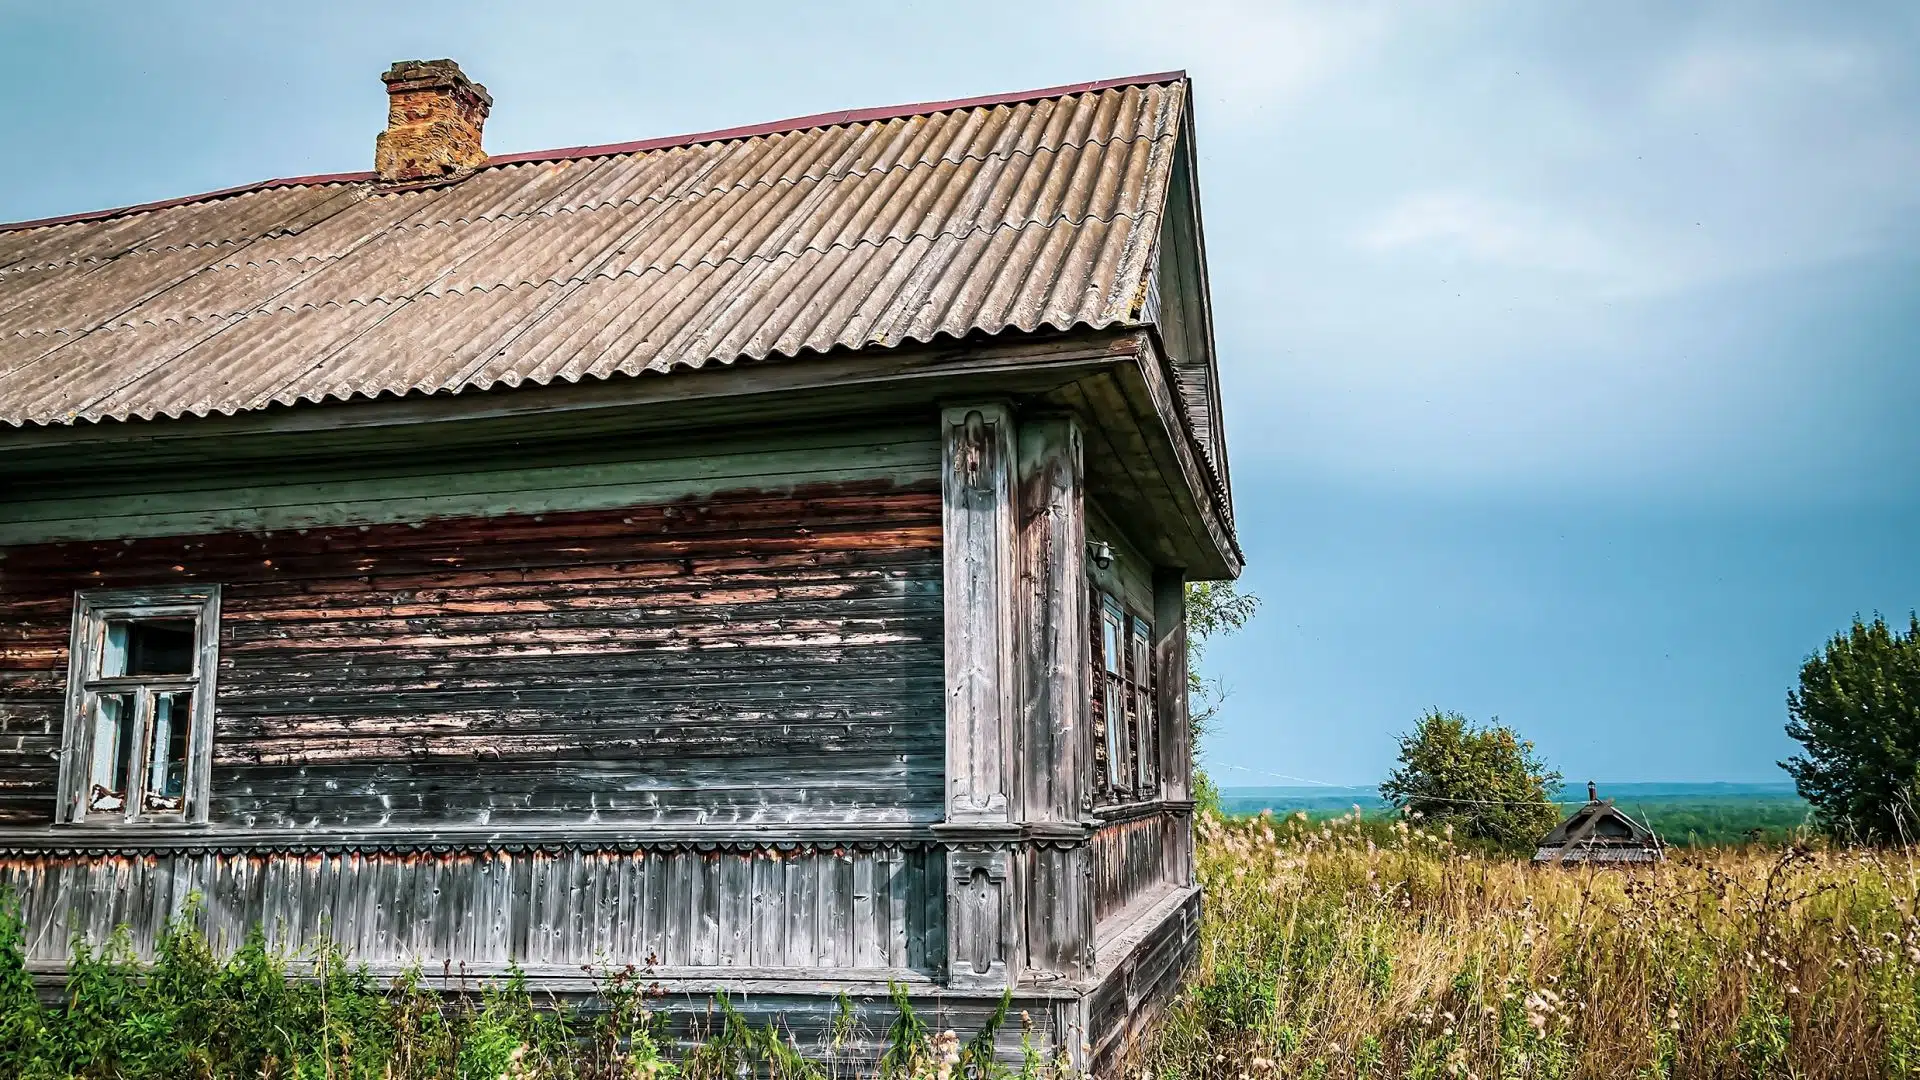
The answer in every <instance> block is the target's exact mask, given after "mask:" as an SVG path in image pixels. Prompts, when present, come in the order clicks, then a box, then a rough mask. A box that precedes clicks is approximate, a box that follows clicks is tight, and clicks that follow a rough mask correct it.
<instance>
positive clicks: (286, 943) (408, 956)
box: [0, 848, 942, 977]
mask: <svg viewBox="0 0 1920 1080" xmlns="http://www.w3.org/2000/svg"><path fill="white" fill-rule="evenodd" d="M941 861H942V860H940V859H939V858H938V856H937V854H936V852H935V851H934V850H933V849H929V848H905V849H902V848H878V849H873V850H843V851H840V852H836V851H835V850H834V849H832V848H812V849H801V850H797V851H791V852H779V853H775V852H772V851H758V852H727V853H702V852H699V851H691V850H682V851H668V852H630V853H619V852H604V853H585V852H577V851H574V852H563V853H559V854H547V853H526V854H518V855H515V854H509V853H505V852H485V851H481V852H447V853H443V854H435V855H430V856H425V857H422V856H417V855H410V854H391V855H383V854H357V853H341V854H326V855H273V854H261V855H213V856H205V857H203V856H200V855H197V854H178V855H161V856H146V857H143V856H122V855H106V856H101V855H68V856H38V857H33V858H20V857H6V858H0V888H11V889H13V890H14V891H15V893H16V894H17V895H18V896H19V898H20V902H21V905H22V909H23V915H24V916H25V918H26V920H27V925H28V926H30V927H32V928H34V933H33V937H32V941H31V942H30V943H29V946H28V958H29V959H31V960H33V961H35V962H36V963H43V962H44V963H57V962H60V961H63V960H64V959H65V957H66V955H67V950H68V944H69V939H70V936H71V935H72V934H74V933H79V934H81V935H82V936H83V937H84V938H86V939H87V940H90V941H92V942H95V943H96V944H97V943H100V942H103V941H105V940H106V938H107V937H108V936H109V935H111V934H112V933H113V931H114V929H115V928H116V927H118V926H122V925H125V926H127V927H128V928H129V929H131V930H132V931H133V938H132V940H133V943H134V945H135V948H136V951H138V952H139V953H140V954H141V955H143V956H145V955H149V953H150V950H151V948H152V945H153V941H154V938H155V935H156V932H157V931H158V930H159V928H160V927H162V926H163V925H164V924H165V922H166V920H167V919H170V918H174V917H177V916H179V915H180V914H181V913H182V912H183V911H184V910H185V908H186V904H187V900H188V897H189V895H190V894H192V893H195V892H198V893H200V894H201V895H202V897H203V905H202V909H201V911H202V918H203V919H204V920H205V924H206V927H207V929H208V931H209V933H210V934H211V935H212V936H214V937H215V938H217V939H221V940H224V942H225V943H226V946H227V947H228V948H232V947H235V946H237V945H238V944H239V943H240V942H241V941H242V940H243V939H244V938H245V935H246V932H247V929H248V928H249V927H251V926H253V925H259V926H261V927H262V928H263V929H265V930H266V931H267V933H268V937H269V940H270V941H271V942H272V943H274V944H276V945H277V946H281V947H284V948H286V949H288V950H289V951H299V950H303V949H307V948H310V947H312V946H313V945H314V944H315V943H317V942H318V941H320V940H322V938H326V939H330V940H333V941H335V942H337V943H338V944H339V945H340V946H341V947H342V948H344V949H346V950H347V951H348V952H349V953H350V954H351V955H353V956H354V957H355V958H357V959H363V960H366V961H368V962H370V963H383V962H389V961H391V962H395V963H399V962H404V961H409V960H418V961H420V962H421V963H422V964H423V965H425V966H427V967H430V968H438V967H440V966H441V965H442V964H444V963H452V964H454V965H456V966H457V965H459V964H461V963H467V964H504V963H507V962H509V961H517V962H521V963H527V964H546V965H554V966H561V967H564V966H568V965H581V964H596V965H597V964H600V963H604V962H613V963H635V964H640V963H643V962H645V961H646V960H647V958H648V956H649V955H651V956H652V957H653V958H654V960H655V963H656V966H657V967H659V968H660V969H662V970H663V971H664V970H669V969H696V968H706V967H714V966H722V965H725V966H741V967H749V966H750V967H760V968H765V969H768V970H777V971H781V972H785V973H787V974H785V975H783V976H782V977H791V975H792V973H793V972H799V971H808V970H822V971H826V970H840V969H855V968H858V969H861V970H870V971H874V970H885V969H895V970H899V971H902V972H906V971H911V970H913V967H912V965H911V964H909V963H906V962H895V961H892V960H890V959H887V958H888V957H889V954H890V943H891V942H892V941H894V940H896V939H897V938H899V937H900V936H902V935H904V934H905V933H907V932H909V929H910V928H909V927H907V926H905V925H903V924H904V922H905V918H904V916H905V912H906V910H907V909H906V903H905V901H906V900H907V899H908V898H907V897H906V896H904V895H903V896H900V897H898V898H897V899H898V900H899V901H900V902H898V903H896V897H895V896H893V895H891V894H889V895H887V896H885V897H881V898H878V899H879V901H880V902H879V904H878V905H877V909H878V910H879V911H880V912H881V913H882V914H884V915H885V918H883V919H877V920H871V919H870V920H868V921H866V922H864V923H863V922H857V921H854V920H852V919H850V918H848V917H846V916H847V914H848V913H849V912H850V910H851V909H850V907H849V906H848V900H849V899H850V898H849V897H848V895H847V887H848V885H849V883H850V882H852V881H854V880H855V879H856V878H857V877H859V876H861V875H865V876H866V877H867V879H868V880H872V881H877V882H878V883H879V886H878V887H880V888H886V889H889V890H893V889H901V890H902V891H904V890H905V889H906V888H907V887H908V886H909V876H908V875H910V874H920V875H926V874H929V873H931V874H934V875H938V874H939V872H940V871H939V870H938V868H937V864H938V863H939V862H941ZM891 862H898V863H900V864H901V865H902V866H903V868H904V869H905V870H906V871H907V872H906V873H903V874H899V875H890V874H888V873H886V872H885V870H884V869H883V868H884V867H885V866H886V865H888V864H889V863H891ZM863 867H864V870H863V869H862V868H863ZM516 871H523V873H520V874H517V873H516ZM749 878H751V880H753V881H754V883H755V884H754V886H753V887H751V888H736V887H734V886H737V885H739V884H741V883H743V882H745V881H747V880H748V879H749ZM516 879H517V881H518V883H517V884H509V883H512V882H515V881H516ZM936 880H937V877H936ZM489 882H491V883H493V884H491V885H490V884H488V883H489ZM722 882H726V883H728V885H726V886H722V885H721V884H720V883H722ZM743 896H752V897H753V898H754V900H755V902H754V903H753V904H752V905H751V906H747V905H741V904H739V903H738V901H737V898H738V897H743ZM622 898H625V899H624V900H623V899H622ZM730 898H733V899H730ZM516 906H524V907H525V908H526V910H527V912H528V916H529V918H528V924H527V925H528V931H529V933H528V936H527V937H526V938H525V939H524V944H519V945H516V944H515V940H516V938H515V936H514V935H513V934H510V933H494V932H489V931H485V930H483V929H482V928H484V927H492V926H501V925H505V922H504V920H506V919H508V917H509V913H510V911H511V909H513V908H514V907H516ZM636 908H637V909H638V910H635V909H636ZM615 916H618V917H615ZM708 918H711V919H712V923H713V925H712V926H711V927H708V926H706V925H704V923H705V921H706V920H707V919H708ZM742 920H745V921H744V924H743V922H742ZM649 927H653V928H660V932H658V933H657V934H649V933H648V930H647V928H649ZM623 932H630V933H633V934H634V937H635V938H636V939H638V940H636V941H635V942H634V943H632V944H622V941H623V938H622V934H623ZM743 938H751V939H753V940H754V941H755V944H756V949H755V952H754V955H753V956H752V957H751V958H750V959H749V958H748V957H746V956H742V955H740V954H739V953H738V952H737V950H728V951H726V952H725V954H724V958H723V954H722V949H721V943H722V942H728V941H738V940H741V939H743ZM922 974H923V975H925V974H938V973H936V972H928V971H925V970H922Z"/></svg>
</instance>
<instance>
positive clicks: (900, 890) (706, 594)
mask: <svg viewBox="0 0 1920 1080" xmlns="http://www.w3.org/2000/svg"><path fill="white" fill-rule="evenodd" d="M384 80H385V82H386V88H387V92H388V95H389V117H390V122H389V127H388V129H387V130H386V131H385V132H383V133H382V134H381V135H380V136H379V139H378V141H377V143H376V150H375V155H374V163H375V165H376V168H375V170H374V171H372V172H364V173H352V174H340V175H333V176H320V177H304V178H300V179H293V180H272V181H266V182H263V183H259V184H253V185H250V186H247V187H243V188H235V189H231V190H227V191H220V192H213V193H210V194H207V195H199V196H192V197H188V198H183V199H175V200H171V201H168V202H164V203H155V204H149V205H146V206H136V207H128V208H125V209H120V210H110V211H101V212H96V213H87V214H79V215H75V216H72V217H67V218H61V219H54V220H46V221H37V222H23V223H18V224H12V225H0V891H5V890H11V891H12V892H13V893H14V894H15V895H16V896H17V897H18V898H19V903H20V905H21V906H22V908H23V909H24V916H25V918H26V922H27V925H28V927H29V928H30V932H29V940H28V942H27V944H26V953H27V960H28V962H29V964H30V965H31V967H32V969H33V971H34V972H35V973H36V974H37V975H38V976H40V977H41V978H42V979H44V980H48V981H55V980H58V979H60V978H61V977H63V976H64V975H65V973H66V971H67V964H68V961H69V958H70V955H71V949H72V944H73V942H74V941H75V940H91V941H96V942H97V941H100V940H102V939H104V938H106V937H107V936H108V935H110V934H111V933H113V931H114V928H115V927H117V926H124V927H126V928H127V930H128V932H129V934H130V935H131V942H132V946H133V948H134V949H135V951H136V952H137V953H138V954H140V955H150V954H151V952H152V950H153V945H154V940H155V937H156V935H157V934H158V933H159V932H160V930H161V928H162V927H163V926H165V925H166V922H167V920H168V919H170V918H173V917H175V916H177V915H179V914H180V913H181V912H182V911H184V910H186V909H187V905H188V903H189V897H196V896H197V897H198V898H199V900H198V904H199V906H198V909H197V910H198V911H199V913H200V918H201V920H202V922H203V923H204V924H205V925H206V927H207V928H208V932H209V933H210V934H211V935H212V936H213V937H214V938H215V939H216V941H220V940H224V941H225V942H226V943H227V944H229V945H231V944H232V943H233V942H235V941H238V940H239V939H240V937H241V935H243V934H245V933H246V932H247V929H248V928H249V927H252V926H258V927H261V928H262V929H263V930H264V932H265V933H266V935H267V938H268V941H269V942H270V943H272V944H273V945H275V946H278V947H282V948H286V949H289V950H300V949H305V948H308V947H310V946H313V945H314V944H315V943H317V942H319V941H321V940H323V939H324V940H331V941H334V942H337V943H339V944H340V945H341V946H343V947H344V948H346V949H347V950H349V951H350V952H351V954H352V955H353V957H354V958H355V959H356V960H360V961H364V962H366V963H367V964H368V965H369V967H370V969H371V970H372V971H374V972H375V973H376V974H378V975H382V976H387V975H392V974H395V973H398V972H400V971H404V970H407V969H408V968H411V967H418V968H420V969H422V970H424V971H426V972H428V973H430V974H431V973H437V974H440V975H443V976H444V975H446V974H447V973H450V972H455V971H458V972H460V973H462V974H463V975H464V976H467V977H472V976H491V975H498V974H502V973H505V972H507V971H510V970H514V969H518V970H520V971H522V972H524V973H525V975H526V977H527V978H528V980H529V982H530V983H531V984H532V985H533V986H534V988H535V989H536V990H539V991H543V992H544V991H549V990H550V991H553V992H555V993H575V992H580V991H583V990H584V988H585V986H586V984H585V982H584V981H583V980H582V978H581V969H582V968H583V967H592V966H594V965H598V964H601V963H608V964H613V965H616V966H617V965H621V964H626V963H635V964H639V963H647V964H649V965H650V966H651V968H652V973H651V977H653V978H656V979H657V982H658V985H659V987H660V989H661V991H662V993H663V995H664V996H663V997H662V998H660V1000H659V1002H658V1007H659V1009H660V1010H661V1012H662V1013H663V1015H664V1016H665V1017H666V1018H667V1019H668V1020H670V1021H672V1022H674V1023H677V1024H681V1025H682V1027H681V1028H679V1029H676V1030H684V1025H685V1023H687V1022H688V1021H689V1018H692V1017H698V1016H704V1015H706V1013H707V1010H708V1009H709V1008H710V1005H711V1001H712V999H713V997H714V996H715V995H718V994H726V995H729V996H730V997H731V998H732V999H733V1001H734V1002H735V1003H736V1004H737V1005H738V1006H739V1007H740V1009H741V1010H742V1011H744V1012H746V1013H748V1014H749V1015H750V1016H751V1017H754V1018H755V1019H756V1020H758V1019H763V1018H764V1019H774V1018H779V1019H782V1021H783V1022H785V1023H787V1024H788V1025H789V1030H791V1031H792V1032H793V1033H794V1035H795V1036H796V1037H797V1038H798V1039H800V1040H802V1044H803V1046H804V1045H809V1044H811V1043H812V1041H813V1040H814V1039H815V1038H816V1037H818V1036H819V1033H820V1032H822V1031H824V1030H826V1029H825V1027H824V1025H825V1020H824V1019H823V1018H825V1017H827V1016H829V1015H830V1008H829V1006H830V1005H831V1003H832V1002H833V1001H834V999H835V997H836V996H837V995H840V994H846V995H849V996H850V997H851V998H853V999H854V1001H855V1003H856V1008H857V1009H859V1010H861V1012H862V1017H861V1023H862V1024H863V1026H867V1027H868V1028H870V1029H882V1030H883V1029H884V1025H885V1024H886V1023H887V1022H888V1021H889V1020H890V1019H891V1016H892V1012H891V1008H892V1007H891V1005H889V1004H888V1002H887V995H888V991H889V987H890V986H903V987H905V988H906V992H907V993H908V994H910V995H911V996H912V999H913V1001H914V1002H915V1004H916V1005H920V1006H924V1007H926V1008H928V1009H937V1010H938V1016H939V1017H940V1022H941V1023H943V1024H945V1025H947V1026H951V1027H954V1028H956V1029H958V1030H961V1031H963V1032H964V1031H967V1030H972V1029H977V1028H979V1027H980V1025H981V1023H982V1022H983V1021H984V1019H985V1018H986V1017H988V1016H990V1015H991V1014H993V1013H994V1012H995V1010H996V1009H997V1008H999V1007H1001V1002H1002V1000H1003V995H1010V996H1011V1008H1012V1009H1013V1011H1014V1013H1015V1015H1021V1016H1023V1017H1025V1018H1026V1019H1027V1031H1026V1032H1024V1033H1023V1032H1022V1031H1018V1030H1014V1029H1013V1027H1012V1026H1009V1027H1007V1028H1005V1029H1003V1030H1002V1040H1001V1049H1002V1051H1003V1053H1005V1054H1006V1055H1007V1056H1009V1057H1017V1055H1018V1054H1019V1052H1020V1040H1021V1038H1022V1035H1023V1034H1028V1035H1030V1036H1031V1038H1032V1039H1033V1042H1034V1043H1035V1045H1037V1046H1038V1047H1040V1048H1041V1049H1042V1050H1043V1052H1046V1053H1049V1054H1050V1053H1052V1052H1053V1051H1054V1050H1056V1049H1057V1050H1059V1051H1061V1052H1063V1053H1065V1054H1067V1055H1068V1056H1069V1057H1071V1058H1072V1059H1073V1061H1074V1063H1075V1064H1076V1065H1077V1066H1081V1067H1084V1068H1086V1069H1088V1070H1089V1071H1093V1072H1100V1073H1104V1072H1110V1071H1112V1070H1113V1068H1114V1063H1115V1062H1117V1061H1118V1060H1120V1058H1121V1057H1122V1056H1123V1055H1124V1052H1125V1050H1126V1047H1127V1044H1128V1042H1129V1041H1130V1040H1131V1039H1133V1038H1134V1037H1135V1036H1136V1035H1137V1033H1138V1032H1139V1031H1140V1030H1141V1026H1142V1024H1143V1023H1144V1022H1145V1021H1146V1019H1147V1018H1149V1017H1150V1016H1151V1015H1152V1014H1153V1012H1154V1010H1156V1009H1158V1008H1159V1007H1161V1005H1162V1004H1163V1003H1164V1002H1166V1001H1167V1000H1169V999H1170V997H1171V996H1172V994H1173V992H1174V989H1175V988H1176V987H1177V985H1178V981H1179V978H1180V976H1181V973H1182V972H1183V971H1184V970H1185V969H1186V967H1187V965H1188V964H1189V963H1190V962H1191V960H1192V958H1193V956H1194V955H1195V950H1196V947H1197V931H1196V927H1197V923H1198V915H1199V909H1200V890H1199V888H1198V887H1197V886H1196V884H1195V881H1194V869H1193V848H1192V822H1193V811H1194V802H1193V791H1192V787H1191V777H1192V768H1191V765H1192V757H1191V748H1190V746H1189V744H1188V738H1189V732H1190V731H1191V727H1190V725H1189V722H1188V718H1187V713H1186V693H1185V687H1186V685H1187V671H1186V638H1185V633H1186V629H1185V623H1184V614H1183V607H1182V600H1183V596H1184V589H1185V586H1186V584H1187V582H1190V581H1196V580H1219V579H1227V578H1232V577H1234V576H1235V575H1236V574H1238V573H1239V571H1240V566H1241V553H1240V549H1239V545H1238V542H1237V541H1236V539H1235V537H1234V531H1233V510H1232V501H1231V497H1230V494H1229V487H1228V474H1227V457H1226V443H1225V436H1224V435H1223V433H1222V431H1221V426H1220V401H1221V394H1220V389H1219V387H1218V385H1217V373H1218V367H1217V365H1216V364H1215V361H1214V354H1213V334H1212V323H1211V314H1210V308H1209V306H1208V300H1207V296H1208V293H1207V275H1206V262H1205V257H1204V250H1205V249H1204V245H1203V244H1202V240H1201V230H1200V208H1199V202H1198V187H1197V181H1196V174H1195V154H1194V143H1193V130H1192V114H1191V111H1190V109H1189V107H1188V102H1189V100H1190V98H1189V87H1188V84H1187V80H1186V78H1185V77H1184V76H1183V75H1181V74H1179V73H1177V72H1175V73H1168V74H1162V75H1152V76H1146V77H1142V78H1134V79H1121V80H1115V81H1110V82H1102V83H1088V84H1080V85H1077V86H1069V87H1056V88H1053V89H1050V90H1041V91H1035V92H1031V93H1017V94H1008V95H1001V96H996V97H990V98H976V99H970V100H967V101H949V102H940V103H934V104H927V105H914V106H906V107H902V108H889V109H874V110H867V111H862V112H839V113H833V114H828V115H821V116H812V117H803V118H800V119H797V120H790V121H781V122H776V123H772V124H765V125H759V126H756V127H752V128H740V129H734V130H730V131H722V132H712V133H708V134H704V135H698V136H688V137H684V138H670V139H658V140H652V141H648V142H639V143H625V144H619V145H609V146H590V147H574V148H570V149H563V150H550V151H539V152H533V153H522V154H513V155H507V156H500V157H490V156H489V155H487V154H486V153H485V152H484V151H483V150H482V149H481V145H480V134H481V123H482V121H484V120H485V118H486V116H487V113H488V111H489V109H490V107H491V102H492V99H491V98H490V97H489V96H488V94H487V92H486V90H485V88H484V87H482V86H480V85H478V84H476V83H473V82H471V81H470V80H469V79H468V78H467V77H466V76H465V75H464V74H463V73H462V72H461V71H460V69H459V67H458V65H456V64H453V63H452V62H450V61H436V62H409V63H403V64H398V65H395V66H394V68H393V69H392V70H391V71H389V72H387V73H386V75H385V77H384ZM869 1010H871V1014H869ZM869 1049H871V1047H869Z"/></svg>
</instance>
